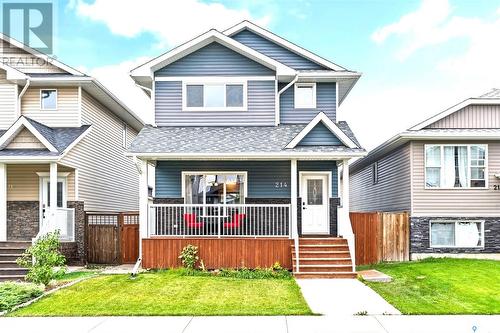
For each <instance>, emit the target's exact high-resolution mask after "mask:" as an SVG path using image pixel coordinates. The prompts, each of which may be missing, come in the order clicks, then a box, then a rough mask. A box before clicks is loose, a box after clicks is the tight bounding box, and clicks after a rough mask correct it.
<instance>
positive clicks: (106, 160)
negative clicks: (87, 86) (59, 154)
mask: <svg viewBox="0 0 500 333" xmlns="http://www.w3.org/2000/svg"><path fill="white" fill-rule="evenodd" d="M82 123H83V124H87V125H92V128H91V132H90V133H89V134H87V136H86V137H84V138H83V139H82V141H80V142H79V143H78V144H77V145H76V146H75V147H74V148H73V149H72V150H71V151H70V152H69V153H68V155H66V156H65V157H64V158H63V161H62V163H65V164H67V165H70V166H72V167H75V168H78V178H79V200H81V201H84V202H85V210H86V211H108V212H109V211H131V210H137V209H138V207H139V202H138V201H139V195H138V188H139V184H138V180H139V179H138V178H139V176H138V172H137V169H136V167H135V166H134V164H133V162H132V159H131V158H129V157H126V156H125V155H124V153H125V151H126V148H123V140H122V138H123V136H122V135H123V132H122V131H123V122H122V121H121V120H120V119H118V117H116V115H114V114H113V113H111V112H110V111H109V110H107V109H106V108H105V107H104V106H103V105H102V104H100V103H99V102H97V101H96V100H95V99H94V98H93V97H92V96H90V95H89V94H88V93H87V92H85V91H82ZM128 131H129V132H130V135H131V136H135V135H137V133H136V132H135V131H134V130H133V129H132V128H131V127H129V128H128ZM129 140H131V138H129Z"/></svg>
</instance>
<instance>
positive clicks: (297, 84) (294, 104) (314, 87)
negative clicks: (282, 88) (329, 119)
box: [293, 82, 316, 109]
mask: <svg viewBox="0 0 500 333" xmlns="http://www.w3.org/2000/svg"><path fill="white" fill-rule="evenodd" d="M299 86H308V87H312V88H313V100H312V102H313V103H312V104H311V105H310V106H297V90H298V89H299ZM293 89H294V90H293V107H294V109H316V83H315V82H297V83H295V84H294V88H293Z"/></svg>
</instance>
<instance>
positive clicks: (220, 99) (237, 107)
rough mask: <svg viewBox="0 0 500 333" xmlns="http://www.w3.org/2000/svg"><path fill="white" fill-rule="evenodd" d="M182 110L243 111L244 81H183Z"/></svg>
mask: <svg viewBox="0 0 500 333" xmlns="http://www.w3.org/2000/svg"><path fill="white" fill-rule="evenodd" d="M183 87H184V92H183V95H184V98H183V102H184V110H187V111H211V110H213V111H224V110H225V111H244V110H245V108H246V82H217V81H215V82H209V83H194V82H193V83H189V82H188V83H186V82H184V85H183Z"/></svg>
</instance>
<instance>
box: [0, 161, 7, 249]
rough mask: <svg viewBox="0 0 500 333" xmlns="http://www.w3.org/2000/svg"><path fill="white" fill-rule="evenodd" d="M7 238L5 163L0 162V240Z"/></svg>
mask: <svg viewBox="0 0 500 333" xmlns="http://www.w3.org/2000/svg"><path fill="white" fill-rule="evenodd" d="M6 240H7V165H6V164H5V163H0V242H4V241H6Z"/></svg>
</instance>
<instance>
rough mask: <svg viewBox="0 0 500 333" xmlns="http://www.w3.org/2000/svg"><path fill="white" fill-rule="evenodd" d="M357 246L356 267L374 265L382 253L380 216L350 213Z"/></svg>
mask: <svg viewBox="0 0 500 333" xmlns="http://www.w3.org/2000/svg"><path fill="white" fill-rule="evenodd" d="M349 216H350V218H351V224H352V230H353V232H354V238H355V244H356V265H368V264H374V263H377V262H379V261H380V257H381V253H382V228H381V223H380V214H379V213H377V212H374V213H350V214H349Z"/></svg>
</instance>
